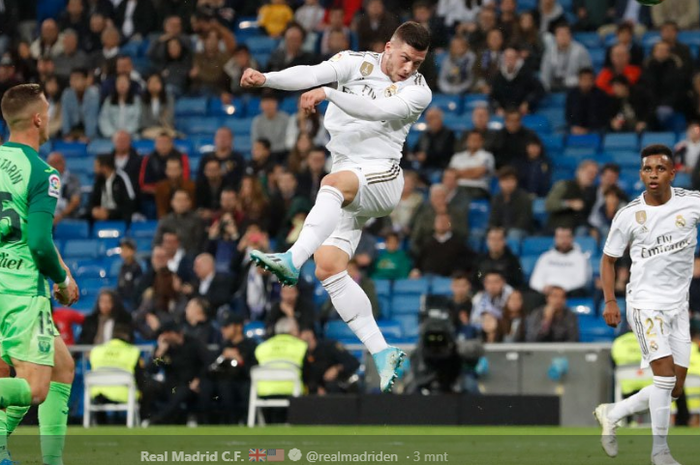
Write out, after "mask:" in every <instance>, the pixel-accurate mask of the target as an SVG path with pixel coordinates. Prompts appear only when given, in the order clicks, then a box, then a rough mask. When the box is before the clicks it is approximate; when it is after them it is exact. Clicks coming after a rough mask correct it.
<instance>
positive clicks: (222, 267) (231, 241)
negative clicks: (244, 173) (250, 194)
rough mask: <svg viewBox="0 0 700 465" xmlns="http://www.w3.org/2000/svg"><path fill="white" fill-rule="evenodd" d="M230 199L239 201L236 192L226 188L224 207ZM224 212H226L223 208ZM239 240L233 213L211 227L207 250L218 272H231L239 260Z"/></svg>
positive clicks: (222, 216)
mask: <svg viewBox="0 0 700 465" xmlns="http://www.w3.org/2000/svg"><path fill="white" fill-rule="evenodd" d="M229 197H232V198H233V201H234V202H235V201H237V197H236V191H234V190H233V189H231V188H226V189H224V190H223V191H222V192H221V201H222V203H224V205H225V204H226V203H227V202H230V200H229ZM222 210H224V211H225V209H224V208H223V207H222ZM239 239H240V233H239V230H238V222H237V221H236V217H235V216H234V214H233V213H230V212H228V211H225V213H223V214H222V215H221V216H220V217H219V218H217V219H216V220H214V221H213V222H212V224H211V226H209V232H208V241H207V246H206V248H205V250H206V251H207V252H208V253H210V254H211V255H212V256H213V257H214V261H215V264H216V270H217V271H220V272H228V271H231V264H232V262H233V261H234V260H237V259H238V240H239Z"/></svg>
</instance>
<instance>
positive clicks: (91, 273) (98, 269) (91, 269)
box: [75, 264, 109, 286]
mask: <svg viewBox="0 0 700 465" xmlns="http://www.w3.org/2000/svg"><path fill="white" fill-rule="evenodd" d="M108 274H109V269H108V268H107V267H106V266H105V265H100V264H94V265H93V264H90V265H88V264H83V265H78V267H77V269H76V270H75V277H76V278H79V279H80V285H81V286H82V285H83V282H82V280H83V279H84V278H106V277H107V276H108Z"/></svg>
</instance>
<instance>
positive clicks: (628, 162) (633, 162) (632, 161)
mask: <svg viewBox="0 0 700 465" xmlns="http://www.w3.org/2000/svg"><path fill="white" fill-rule="evenodd" d="M611 155H612V160H613V163H617V164H618V165H620V168H622V169H624V168H629V169H632V170H639V165H640V163H641V159H640V158H639V152H638V151H636V150H634V151H632V150H629V151H621V152H613V153H612V154H611Z"/></svg>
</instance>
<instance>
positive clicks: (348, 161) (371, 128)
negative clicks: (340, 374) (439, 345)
mask: <svg viewBox="0 0 700 465" xmlns="http://www.w3.org/2000/svg"><path fill="white" fill-rule="evenodd" d="M429 43H430V34H429V32H428V31H427V29H425V28H424V27H423V26H421V25H420V24H418V23H415V22H406V23H404V24H402V25H401V26H399V27H398V28H397V29H396V31H395V32H394V35H393V36H392V38H391V40H390V41H389V42H387V44H386V45H385V48H384V52H383V53H371V52H352V51H346V52H341V53H338V54H337V55H335V56H334V57H333V58H331V59H330V60H328V61H324V62H323V63H321V64H319V65H316V66H295V67H293V68H289V69H286V70H284V71H280V72H274V73H265V74H262V73H260V72H258V71H255V70H252V69H248V70H246V71H245V72H244V73H243V76H242V78H241V86H242V87H248V88H250V87H270V88H273V89H280V90H301V89H308V88H312V87H317V86H320V85H323V84H328V83H332V82H337V83H338V88H337V90H335V89H332V88H329V87H321V88H317V89H314V90H311V91H308V92H306V93H304V94H303V95H302V96H301V107H302V109H303V110H305V111H307V112H314V111H316V105H318V104H319V103H321V102H322V101H323V100H328V101H329V102H330V103H329V105H328V109H327V111H326V114H325V118H324V123H325V126H326V129H328V132H329V133H330V135H331V140H330V142H329V143H328V145H327V148H328V150H329V151H330V152H331V155H332V157H333V169H332V171H331V173H330V174H329V175H327V176H326V177H325V178H324V179H323V181H322V183H321V188H320V189H319V191H318V195H317V197H316V203H315V205H314V207H313V208H312V210H311V212H310V213H309V215H308V216H307V217H306V221H305V222H304V227H303V229H302V231H301V234H300V236H299V239H297V241H296V242H295V243H294V245H293V246H292V247H291V248H290V249H289V251H287V252H286V253H283V254H264V253H261V252H259V251H254V252H252V253H251V259H252V260H253V261H255V263H256V264H257V265H258V266H262V267H264V268H265V269H268V270H270V271H272V272H273V273H274V274H275V275H276V276H277V277H278V278H279V279H280V282H282V284H286V285H295V284H296V283H297V281H298V278H299V269H300V268H301V266H302V265H303V264H304V263H305V262H306V261H307V260H308V259H309V257H311V255H313V256H314V260H315V261H316V277H317V278H318V279H319V280H320V281H321V283H322V284H323V287H324V288H325V289H326V291H328V294H329V295H330V297H331V301H332V302H333V306H334V307H335V308H336V310H337V311H338V313H339V314H340V316H341V318H342V319H343V320H344V321H345V322H346V323H347V324H348V325H349V326H350V328H351V329H352V330H353V332H354V333H355V334H356V335H357V337H358V338H359V339H360V341H362V343H363V344H365V346H366V347H367V349H368V350H369V351H370V353H371V354H372V356H373V358H374V362H375V364H376V366H377V370H378V372H379V375H380V388H381V390H382V391H384V392H389V391H391V388H392V385H393V383H394V381H395V379H396V377H397V371H398V368H399V366H400V365H401V362H402V360H403V358H404V357H405V354H404V353H403V352H402V351H401V350H399V349H398V348H396V347H391V346H388V345H387V343H386V341H385V340H384V336H382V333H381V332H380V331H379V327H378V326H377V323H376V321H375V320H374V317H373V316H372V306H371V304H370V301H369V298H368V297H367V295H366V294H365V293H364V292H363V291H362V289H361V288H360V286H359V285H358V284H357V283H356V282H355V281H354V280H353V279H352V278H351V277H350V276H349V275H348V273H347V266H348V262H349V260H350V258H351V257H352V256H353V255H354V253H355V249H356V248H357V245H358V243H359V241H360V235H361V234H362V226H363V225H364V224H365V222H366V221H367V220H368V219H370V218H378V217H382V216H386V215H388V214H390V213H391V212H392V211H393V210H394V208H395V207H396V205H397V204H398V202H399V199H400V197H401V191H402V189H403V174H402V172H401V168H399V160H400V159H401V151H402V149H403V144H404V141H405V140H406V135H407V134H408V131H409V129H410V127H411V125H412V124H413V123H414V122H415V121H416V120H417V119H418V118H419V117H420V115H421V113H422V112H423V110H425V108H426V107H427V106H428V105H429V104H430V101H431V99H432V93H431V91H430V88H429V87H428V86H427V85H426V83H425V79H424V78H423V76H422V75H421V74H420V73H418V67H419V66H420V65H421V63H423V61H424V60H425V56H426V54H427V51H428V46H429Z"/></svg>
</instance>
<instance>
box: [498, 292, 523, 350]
mask: <svg viewBox="0 0 700 465" xmlns="http://www.w3.org/2000/svg"><path fill="white" fill-rule="evenodd" d="M523 302H524V301H523V294H522V293H521V292H520V291H519V290H517V289H515V290H514V291H513V292H511V294H510V295H509V296H508V299H507V300H506V305H505V306H504V307H503V342H509V343H512V342H525V309H524V307H523Z"/></svg>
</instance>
